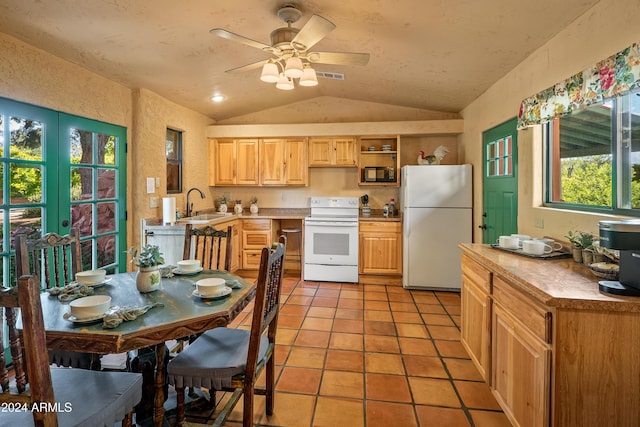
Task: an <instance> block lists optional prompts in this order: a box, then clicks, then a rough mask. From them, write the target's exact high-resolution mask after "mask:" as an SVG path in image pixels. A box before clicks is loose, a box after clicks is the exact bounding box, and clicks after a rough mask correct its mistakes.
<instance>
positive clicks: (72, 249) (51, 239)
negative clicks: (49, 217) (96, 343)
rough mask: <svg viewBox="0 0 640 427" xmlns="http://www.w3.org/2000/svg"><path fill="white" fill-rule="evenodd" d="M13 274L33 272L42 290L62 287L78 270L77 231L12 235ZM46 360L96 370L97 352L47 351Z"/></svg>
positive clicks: (78, 236)
mask: <svg viewBox="0 0 640 427" xmlns="http://www.w3.org/2000/svg"><path fill="white" fill-rule="evenodd" d="M15 249H16V277H22V276H24V275H28V274H33V275H35V276H36V277H38V279H39V280H40V281H41V283H42V282H43V283H44V284H45V286H44V287H45V288H46V289H50V288H53V287H63V286H66V285H68V284H69V283H71V282H73V281H74V280H75V276H76V273H77V272H78V271H82V261H81V260H82V258H81V254H80V233H79V232H78V230H77V229H75V228H72V229H71V230H69V234H67V235H65V236H61V235H59V234H56V233H47V234H45V235H44V236H42V237H40V238H38V239H34V240H27V238H26V236H25V235H18V236H16V238H15ZM49 361H50V363H55V364H56V365H58V366H66V367H72V368H83V369H93V370H100V369H101V365H100V355H98V354H92V353H81V352H75V351H65V350H51V351H50V352H49Z"/></svg>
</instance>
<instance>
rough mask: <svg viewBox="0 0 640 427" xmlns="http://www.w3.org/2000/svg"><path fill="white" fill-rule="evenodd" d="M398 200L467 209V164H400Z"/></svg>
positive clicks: (469, 183) (412, 204) (470, 194)
mask: <svg viewBox="0 0 640 427" xmlns="http://www.w3.org/2000/svg"><path fill="white" fill-rule="evenodd" d="M401 179H402V181H401V189H400V190H401V191H400V202H401V203H402V207H403V210H404V208H408V207H445V208H470V207H471V206H472V203H473V187H472V169H471V165H430V166H403V167H402V178H401Z"/></svg>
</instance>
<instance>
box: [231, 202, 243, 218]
mask: <svg viewBox="0 0 640 427" xmlns="http://www.w3.org/2000/svg"><path fill="white" fill-rule="evenodd" d="M233 211H234V212H235V213H237V214H238V215H239V214H241V213H242V203H236V204H235V206H234V207H233Z"/></svg>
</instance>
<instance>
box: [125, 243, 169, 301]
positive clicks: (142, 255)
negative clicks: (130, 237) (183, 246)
mask: <svg viewBox="0 0 640 427" xmlns="http://www.w3.org/2000/svg"><path fill="white" fill-rule="evenodd" d="M127 253H128V254H129V255H131V261H129V262H130V263H132V264H135V265H136V267H138V274H137V275H136V287H137V288H138V291H140V292H152V291H156V290H158V289H159V288H160V268H159V266H160V265H161V264H164V257H163V256H162V253H161V252H160V248H159V247H158V246H156V245H145V246H143V247H142V248H141V249H140V252H138V250H137V249H133V248H130V249H129V250H128V251H127Z"/></svg>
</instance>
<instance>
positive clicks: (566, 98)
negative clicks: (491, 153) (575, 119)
mask: <svg viewBox="0 0 640 427" xmlns="http://www.w3.org/2000/svg"><path fill="white" fill-rule="evenodd" d="M636 87H640V43H634V44H633V45H631V46H629V47H628V48H626V49H624V50H622V51H620V52H618V53H616V54H615V55H611V56H610V57H608V58H606V59H604V60H603V61H600V62H598V63H597V64H595V65H594V66H592V67H589V68H587V69H586V70H584V71H581V72H579V73H578V74H575V75H573V76H571V77H569V78H568V79H566V80H564V81H562V82H560V83H557V84H555V85H554V86H552V87H550V88H548V89H545V90H543V91H542V92H539V93H537V94H535V95H533V96H530V97H529V98H526V99H525V100H524V101H522V103H521V104H520V112H519V113H518V129H523V128H525V127H527V126H533V125H537V124H540V123H545V122H548V121H549V120H552V119H554V118H556V117H562V116H565V115H567V114H570V113H571V112H572V111H576V110H579V109H581V108H585V107H588V106H589V105H592V104H595V103H598V102H601V101H602V100H603V99H605V98H611V97H613V96H616V95H620V94H623V93H626V92H629V91H630V90H632V89H634V88H636Z"/></svg>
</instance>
